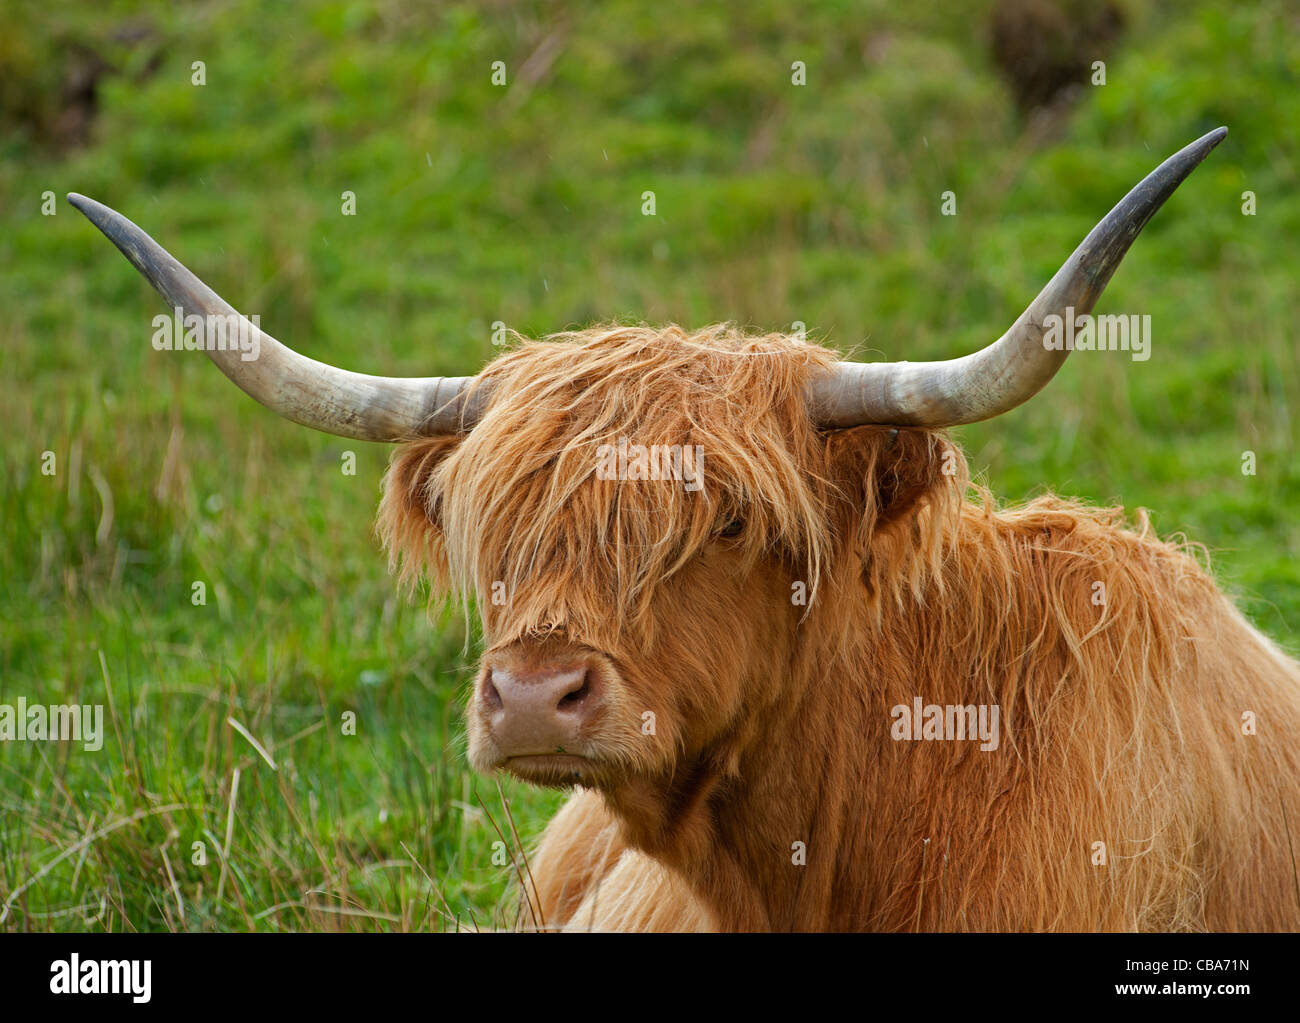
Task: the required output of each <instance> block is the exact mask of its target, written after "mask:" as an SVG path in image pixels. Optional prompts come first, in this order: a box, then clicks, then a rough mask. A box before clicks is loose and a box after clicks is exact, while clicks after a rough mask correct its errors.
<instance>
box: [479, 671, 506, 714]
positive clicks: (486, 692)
mask: <svg viewBox="0 0 1300 1023" xmlns="http://www.w3.org/2000/svg"><path fill="white" fill-rule="evenodd" d="M484 682H485V683H486V684H485V685H484V686H483V702H484V703H486V704H487V706H488V709H489V710H500V709H501V707H502V703H501V694H500V693H499V692H497V687H496V683H495V682H493V681H492V676H491V675H489V676H488V677H487V678H486V679H485V680H484Z"/></svg>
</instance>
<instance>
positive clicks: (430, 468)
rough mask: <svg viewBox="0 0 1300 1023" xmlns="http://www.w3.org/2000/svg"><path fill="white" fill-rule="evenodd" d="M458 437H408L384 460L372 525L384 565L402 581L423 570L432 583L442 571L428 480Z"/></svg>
mask: <svg viewBox="0 0 1300 1023" xmlns="http://www.w3.org/2000/svg"><path fill="white" fill-rule="evenodd" d="M460 441H461V438H460V437H456V436H450V437H428V438H425V439H423V440H417V441H412V442H411V443H409V444H403V445H402V446H401V447H399V448H398V449H397V450H396V451H395V452H394V453H393V458H392V461H391V462H389V465H388V472H387V473H385V475H384V483H383V490H384V494H383V497H382V498H381V499H380V502H379V516H378V521H377V522H376V525H375V528H376V531H377V532H378V533H379V538H380V539H381V540H382V541H383V544H384V549H385V550H386V551H387V552H388V563H389V566H390V567H391V568H393V569H395V570H397V571H398V572H399V574H400V576H401V578H402V580H403V581H404V582H408V583H412V582H414V581H415V579H416V578H417V577H418V576H420V575H421V574H424V573H427V574H429V575H430V576H432V577H433V579H434V582H435V584H436V583H437V582H438V581H439V580H440V579H441V578H442V577H443V576H444V575H445V568H446V564H445V562H446V558H445V554H444V552H443V545H442V523H441V522H440V521H439V518H440V516H439V502H438V501H437V499H436V493H437V488H436V487H434V486H431V483H432V481H433V475H434V473H435V472H436V471H437V469H438V466H439V465H440V464H441V463H442V461H443V459H445V458H446V457H447V456H448V455H449V454H451V453H452V451H454V450H455V449H456V446H457V445H458V444H459V443H460Z"/></svg>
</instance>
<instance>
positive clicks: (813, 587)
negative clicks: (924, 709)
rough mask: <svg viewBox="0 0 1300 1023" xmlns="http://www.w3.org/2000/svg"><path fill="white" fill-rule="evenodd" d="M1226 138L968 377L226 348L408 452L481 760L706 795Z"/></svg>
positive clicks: (712, 343) (745, 344)
mask: <svg viewBox="0 0 1300 1023" xmlns="http://www.w3.org/2000/svg"><path fill="white" fill-rule="evenodd" d="M1224 134H1226V130H1225V129H1218V130H1217V131H1215V132H1212V133H1210V134H1209V135H1206V136H1205V137H1204V138H1202V139H1200V140H1199V141H1197V142H1195V143H1193V144H1192V145H1190V146H1188V147H1187V148H1185V149H1183V150H1182V151H1180V152H1179V153H1177V154H1175V155H1174V156H1172V157H1170V158H1169V159H1168V160H1166V161H1165V162H1164V163H1163V164H1161V166H1160V167H1158V168H1157V169H1156V170H1155V171H1153V172H1152V173H1151V174H1150V175H1148V177H1147V178H1146V179H1144V180H1143V181H1142V182H1141V183H1140V184H1139V185H1138V186H1137V187H1136V188H1134V189H1133V190H1132V191H1131V192H1130V193H1129V194H1128V195H1127V196H1126V197H1125V198H1124V199H1123V200H1122V201H1121V202H1120V203H1119V204H1118V205H1117V206H1116V207H1115V208H1114V209H1113V210H1112V211H1111V212H1110V213H1109V214H1108V215H1107V216H1106V218H1105V219H1103V220H1102V221H1101V223H1099V224H1098V225H1097V227H1096V228H1094V229H1093V231H1092V232H1091V233H1090V234H1089V235H1088V237H1087V238H1086V239H1085V240H1084V241H1083V242H1082V243H1081V244H1080V246H1079V247H1078V248H1077V249H1076V250H1075V252H1074V253H1073V255H1071V257H1070V258H1069V260H1067V261H1066V263H1065V264H1064V265H1063V266H1062V268H1061V269H1060V271H1059V272H1058V273H1057V274H1056V275H1055V276H1054V277H1053V278H1052V280H1051V281H1050V282H1049V283H1048V284H1047V286H1046V287H1045V288H1044V289H1043V291H1042V292H1041V293H1040V294H1039V296H1038V297H1037V298H1036V299H1035V300H1034V301H1033V302H1032V303H1031V304H1030V306H1029V308H1028V309H1027V310H1026V311H1025V312H1024V313H1023V314H1022V315H1021V316H1020V318H1019V319H1017V320H1016V322H1015V323H1014V324H1013V325H1012V327H1011V329H1010V330H1008V331H1007V333H1006V334H1004V335H1003V336H1002V337H1001V338H1000V339H999V340H998V341H996V342H994V343H993V344H991V345H989V346H988V347H987V348H984V349H982V350H980V351H978V352H976V353H974V354H972V355H968V356H965V357H963V358H959V359H955V360H951V361H948V362H938V363H869V364H856V363H846V362H841V361H838V359H837V357H836V356H835V354H834V353H833V352H831V351H830V350H828V349H824V348H821V347H818V346H816V345H811V344H806V343H803V342H800V341H796V340H794V339H791V338H788V337H780V336H768V337H762V338H750V337H744V336H741V335H739V334H737V333H735V332H732V331H729V330H726V329H723V328H715V329H712V330H709V331H704V332H701V333H698V334H695V335H693V336H688V335H686V334H684V333H683V332H681V331H679V330H677V329H676V328H667V329H663V330H655V329H650V328H619V327H611V328H604V329H594V330H588V331H585V332H582V333H580V334H571V335H565V336H561V337H558V338H554V339H551V340H549V341H547V342H544V343H535V342H534V343H524V344H522V345H521V346H519V347H518V348H516V349H515V350H513V351H511V352H510V353H508V354H506V355H504V356H502V357H501V358H499V359H497V360H496V361H494V362H493V363H492V364H491V365H490V366H488V367H487V368H486V369H485V370H484V371H483V372H482V373H480V374H479V375H478V376H477V377H475V378H455V379H448V378H426V379H418V380H411V379H394V378H381V377H369V376H363V375H360V374H355V373H349V372H346V371H343V370H339V369H336V368H334V367H331V366H326V365H324V364H321V363H317V362H314V361H312V360H310V359H307V358H305V357H303V356H301V355H298V354H297V353H295V352H293V351H291V350H290V349H288V348H286V347H284V346H283V345H281V344H279V343H278V342H277V341H275V340H274V339H273V338H271V337H269V336H268V335H265V334H261V333H260V331H258V332H257V333H258V335H259V344H258V346H257V347H258V349H259V351H260V355H259V357H258V358H257V359H256V360H253V361H245V360H244V359H243V358H241V353H239V352H222V351H211V352H209V355H210V356H211V357H212V358H213V360H214V361H216V362H217V363H218V365H219V366H220V367H221V368H222V370H223V371H224V372H225V373H226V374H227V375H228V376H230V377H231V379H233V380H234V381H235V382H236V383H237V384H239V385H240V386H241V387H242V388H243V389H244V390H246V391H247V392H248V393H249V394H251V395H252V396H253V397H254V398H256V399H257V400H258V401H260V402H262V403H263V404H265V405H268V406H269V407H271V408H273V409H275V410H276V411H278V412H280V413H281V414H283V415H285V416H287V417H288V418H290V419H293V420H294V421H296V422H300V423H303V424H305V425H308V426H312V427H314V428H317V429H321V430H325V431H327V432H331V433H336V434H340V435H343V436H348V437H356V438H364V439H368V440H382V441H392V442H399V443H401V444H402V446H401V447H400V448H399V449H398V452H397V454H396V457H395V459H394V461H393V464H392V467H391V469H390V472H389V474H388V477H387V480H386V486H385V493H384V498H383V504H382V507H381V512H380V528H381V532H382V534H383V536H384V539H385V541H386V543H387V545H388V547H389V550H390V553H391V554H392V556H393V557H394V560H395V561H396V562H397V563H399V564H401V565H402V567H403V571H405V572H406V573H407V574H408V575H412V576H413V575H417V574H419V573H421V572H427V574H428V575H429V576H430V578H431V579H432V580H433V582H434V584H435V587H436V588H437V589H439V590H441V591H445V592H458V593H461V594H464V595H467V596H471V597H473V598H474V599H475V603H476V605H477V608H478V613H479V615H480V618H481V621H482V625H483V630H484V641H485V653H484V656H483V659H482V663H481V665H480V668H479V671H478V675H477V679H476V681H475V685H474V690H473V695H472V697H471V701H470V711H469V735H470V756H471V759H472V760H473V762H474V764H475V766H476V767H478V768H480V769H484V770H489V769H495V768H499V767H503V768H506V769H508V770H510V771H512V772H513V773H515V774H517V775H519V776H521V777H523V778H526V779H528V780H531V781H534V782H540V783H543V784H568V783H573V782H581V783H583V784H588V785H594V786H598V787H602V788H606V789H613V788H617V787H619V786H621V785H623V784H625V783H628V782H631V781H644V780H647V779H653V780H655V781H656V783H663V782H667V783H668V788H670V789H671V788H672V787H673V786H674V785H676V786H689V784H690V777H691V769H693V768H695V767H706V768H708V769H710V770H716V771H718V772H722V773H726V772H727V771H728V770H730V769H734V767H735V758H736V757H737V756H738V754H739V752H740V751H741V750H742V749H743V747H744V745H745V743H746V740H747V738H748V736H747V729H751V728H754V727H756V725H755V722H757V721H760V720H762V718H763V717H764V715H765V714H768V713H771V712H774V708H778V707H780V706H787V707H788V706H790V705H792V704H797V702H798V700H797V696H798V694H791V693H787V692H783V691H782V690H781V684H782V681H783V680H786V681H788V680H789V678H790V677H791V672H790V671H789V670H788V666H789V665H790V663H791V661H792V659H794V658H795V656H796V654H797V647H798V645H799V644H800V643H804V642H807V638H806V637H807V632H808V630H805V632H804V633H801V631H800V630H801V622H804V621H805V620H806V616H808V615H810V614H813V613H821V612H820V611H818V612H813V611H811V608H812V607H813V604H814V597H815V595H816V594H817V592H818V591H819V590H822V591H826V590H828V589H829V590H830V591H831V592H836V591H840V590H841V589H843V588H845V587H856V588H857V589H856V591H854V593H853V595H854V598H855V600H857V601H858V602H861V601H863V600H865V601H868V602H869V601H870V600H872V599H873V594H872V593H871V592H870V586H864V583H863V580H864V578H867V579H869V578H870V572H869V571H868V570H869V569H870V568H871V566H872V564H873V563H875V562H879V561H881V560H882V559H883V560H888V561H890V562H891V566H890V571H892V572H895V573H902V574H904V575H906V574H907V573H908V572H909V571H911V569H910V568H909V566H908V565H906V564H904V562H905V560H906V558H905V557H904V555H902V554H900V549H901V548H902V547H904V546H905V544H902V543H900V542H899V540H900V537H912V538H915V537H917V536H924V535H926V534H927V531H930V532H932V531H933V524H934V522H935V521H936V520H937V519H938V518H939V517H940V516H939V515H938V514H937V513H938V511H939V510H940V506H941V504H942V503H943V502H945V501H948V500H950V499H953V498H954V497H955V496H956V495H957V494H958V493H959V490H960V486H961V483H962V479H963V472H964V466H963V465H962V464H961V462H960V460H959V459H956V458H955V457H948V456H949V452H950V451H951V449H950V448H949V447H948V446H947V443H946V441H945V440H944V439H943V438H942V435H941V434H939V433H937V432H936V431H937V430H939V429H941V428H942V427H945V426H951V425H955V424H960V423H968V422H974V421H977V420H982V419H987V418H990V417H992V416H995V415H998V414H1000V413H1002V412H1005V411H1007V410H1008V409H1010V408H1014V407H1015V406H1016V405H1019V404H1020V403H1022V402H1024V401H1025V400H1027V399H1028V398H1029V397H1030V396H1032V395H1033V394H1034V393H1036V392H1037V391H1038V390H1039V389H1040V388H1041V387H1042V386H1043V385H1044V384H1045V383H1046V382H1047V381H1048V380H1049V379H1050V378H1051V377H1052V375H1053V374H1054V373H1055V372H1056V370H1057V369H1058V368H1059V367H1060V365H1061V363H1062V362H1063V361H1064V359H1065V357H1066V356H1067V355H1068V354H1069V350H1068V348H1061V349H1057V350H1053V349H1052V348H1049V347H1048V346H1045V345H1044V343H1043V336H1044V321H1045V319H1046V318H1047V317H1048V316H1051V315H1053V314H1055V315H1059V316H1064V315H1065V310H1066V309H1067V308H1073V310H1074V313H1075V314H1076V315H1078V314H1082V313H1086V312H1088V311H1089V310H1090V309H1091V308H1092V305H1093V303H1094V302H1095V301H1096V299H1097V297H1098V296H1099V295H1100V293H1101V291H1102V289H1103V288H1104V287H1105V285H1106V283H1107V282H1108V281H1109V279H1110V277H1111V275H1112V274H1113V273H1114V271H1115V269H1116V268H1117V267H1118V265H1119V262H1120V260H1121V259H1122V257H1123V255H1124V253H1125V252H1126V251H1127V249H1128V247H1129V245H1130V244H1131V242H1132V240H1133V239H1134V238H1135V237H1136V235H1137V233H1138V231H1139V230H1140V229H1141V228H1142V226H1143V225H1144V224H1145V223H1146V222H1147V221H1148V220H1149V219H1150V217H1151V216H1152V215H1153V214H1154V213H1155V211H1156V210H1157V209H1159V207H1160V205H1161V204H1162V203H1163V202H1164V201H1165V199H1166V198H1168V196H1169V195H1170V194H1171V193H1172V192H1173V190H1174V189H1175V188H1176V187H1177V186H1178V184H1179V183H1181V181H1182V180H1183V179H1184V178H1185V177H1186V176H1187V175H1188V174H1189V173H1190V172H1191V171H1192V169H1193V168H1195V166H1196V165H1197V164H1198V163H1199V162H1200V161H1201V160H1202V159H1203V158H1204V157H1205V155H1206V154H1207V153H1208V152H1209V151H1210V150H1211V149H1213V148H1214V146H1215V145H1217V144H1218V142H1219V141H1220V140H1221V139H1222V137H1223V135H1224ZM70 198H71V200H72V202H73V203H74V205H76V206H77V208H79V209H81V210H82V211H83V212H84V213H86V215H87V216H88V217H90V219H91V220H92V221H94V223H95V224H96V225H97V226H98V227H99V228H100V229H101V230H102V231H104V233H105V234H106V235H107V236H108V237H109V238H110V239H111V240H113V241H114V242H115V243H116V244H117V245H118V247H119V248H120V249H121V250H122V251H123V253H124V254H125V255H126V256H127V257H128V259H130V260H131V262H132V263H133V264H134V265H135V266H136V267H137V269H139V270H140V271H141V272H142V273H143V274H144V275H145V276H146V277H147V278H148V279H149V280H150V282H151V283H153V284H154V286H155V287H156V288H157V289H158V291H159V292H160V293H161V294H162V295H163V296H164V297H165V298H166V299H167V300H168V302H169V303H170V304H171V305H173V306H181V307H183V308H184V310H185V312H186V313H188V314H198V315H200V316H206V315H221V316H229V315H231V314H233V312H234V311H233V310H232V309H231V308H230V307H229V306H228V305H226V304H225V303H224V302H223V301H222V300H221V299H220V298H218V297H217V296H216V295H215V294H214V293H213V292H212V291H211V290H209V289H208V288H207V287H206V286H205V285H204V284H203V283H202V282H200V281H199V280H198V279H197V278H195V277H194V276H193V275H192V274H190V273H189V271H188V270H186V269H185V268H184V267H182V266H181V265H180V264H179V263H177V262H176V261H175V260H174V259H173V258H172V257H171V256H170V255H168V254H167V253H166V252H165V251H164V250H163V249H162V248H161V247H160V246H158V245H157V244H156V243H155V242H154V241H153V240H152V239H150V238H149V237H148V236H147V235H146V234H144V232H142V231H140V229H139V228H137V227H136V226H135V225H134V224H131V223H130V221H127V220H126V219H125V218H123V217H121V216H120V215H119V214H117V213H115V212H113V211H112V210H109V209H108V208H106V207H103V206H101V205H100V204H98V203H95V202H93V201H92V200H89V199H85V198H84V197H81V196H73V197H70ZM249 329H250V330H254V331H256V330H257V328H255V327H252V326H251V325H250V326H249ZM954 469H955V470H956V471H955V472H954V471H953V470H954ZM665 476H666V477H667V478H664V477H665ZM655 477H658V478H655ZM920 547H922V548H924V549H926V550H928V551H929V553H930V554H932V555H933V554H935V553H936V550H935V547H934V546H933V545H930V546H929V547H926V546H925V545H924V544H922V545H920ZM834 604H835V602H834V601H829V602H827V601H823V602H821V603H820V604H819V605H818V606H819V607H820V606H822V605H834ZM812 631H813V634H814V635H815V636H817V637H820V639H819V641H821V642H826V641H833V640H828V639H827V637H833V635H834V632H835V630H834V629H833V628H819V629H816V630H812ZM824 682H825V684H830V685H833V684H835V680H834V679H827V680H824ZM792 697H793V699H792ZM659 787H660V789H661V790H662V788H663V785H662V784H660V785H659ZM681 796H682V798H689V792H686V791H683V792H682V793H681Z"/></svg>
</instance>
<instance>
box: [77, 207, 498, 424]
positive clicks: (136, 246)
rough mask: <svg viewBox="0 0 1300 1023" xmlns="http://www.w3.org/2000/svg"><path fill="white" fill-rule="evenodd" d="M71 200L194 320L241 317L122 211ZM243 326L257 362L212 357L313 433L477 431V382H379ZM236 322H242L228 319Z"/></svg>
mask: <svg viewBox="0 0 1300 1023" xmlns="http://www.w3.org/2000/svg"><path fill="white" fill-rule="evenodd" d="M68 202H70V203H71V204H72V205H73V206H74V207H76V208H77V209H79V210H80V211H81V212H82V213H84V214H85V215H86V217H87V219H89V220H90V222H91V223H92V224H94V225H95V226H96V227H97V228H99V229H100V230H101V231H103V232H104V235H105V237H107V238H108V240H109V241H111V242H112V243H113V244H114V245H116V246H117V247H118V248H119V249H121V250H122V255H124V256H126V258H127V259H129V260H130V261H131V265H132V266H134V267H135V268H136V269H137V270H139V271H140V273H141V274H143V275H144V277H145V279H146V280H148V282H149V283H150V284H152V285H153V288H154V290H155V291H157V292H158V294H160V295H161V296H162V297H163V298H165V299H166V300H167V303H168V304H169V305H170V306H172V307H176V306H179V307H180V308H181V309H183V310H184V311H185V314H186V315H187V316H188V315H198V316H202V317H205V318H206V317H208V316H234V317H239V314H238V313H237V312H236V311H235V310H234V309H233V308H232V307H231V306H230V305H229V304H228V303H226V302H225V301H224V300H223V299H222V298H221V296H219V295H218V294H217V293H216V292H214V291H213V290H212V289H211V288H209V287H208V286H207V285H206V284H204V283H203V282H202V281H201V280H199V279H198V278H197V277H195V276H194V274H192V273H190V271H189V270H187V269H186V268H185V267H184V266H182V265H181V264H180V263H179V262H178V261H177V260H176V259H174V258H173V257H172V256H171V254H170V253H168V252H167V250H166V249H164V248H163V247H162V246H161V245H159V244H158V243H157V242H156V241H154V240H153V239H152V238H150V237H149V236H148V235H147V234H145V233H144V232H143V231H142V230H140V228H138V227H136V225H135V224H133V223H131V221H129V220H127V219H126V217H124V216H122V214H120V213H118V212H117V211H116V210H112V209H109V208H108V207H107V206H105V205H103V204H102V203H97V202H95V200H94V199H87V198H86V197H85V196H84V195H78V194H77V193H75V192H72V193H70V194H69V195H68ZM239 319H240V320H242V323H241V327H242V328H243V329H246V330H248V331H249V332H250V333H251V334H255V335H256V336H257V349H256V350H257V353H258V354H257V358H256V359H252V360H245V359H244V358H243V355H242V353H241V352H240V351H239V350H237V349H227V350H225V351H212V350H209V351H208V353H207V354H208V356H209V358H211V359H212V361H213V362H215V363H216V364H217V366H218V368H219V369H220V370H221V372H223V373H225V374H226V376H228V377H230V379H231V380H233V381H234V382H235V383H236V384H237V385H238V386H239V387H240V389H241V390H243V391H244V392H245V393H246V394H247V395H248V396H249V397H251V398H252V399H253V400H255V401H257V402H259V403H261V404H263V405H265V406H266V407H267V408H269V409H271V410H272V411H274V412H278V413H279V414H280V415H282V416H284V417H285V418H286V419H291V420H293V421H294V422H295V423H301V424H302V425H303V426H310V427H311V428H312V429H313V430H321V431H323V432H325V433H333V434H337V435H338V436H340V437H353V438H355V439H357V440H377V441H401V440H410V439H412V438H414V437H428V436H432V435H435V434H446V433H457V432H462V431H465V430H468V429H470V428H471V427H472V426H473V425H474V421H475V420H476V419H477V418H478V413H479V411H480V408H479V406H481V403H482V402H481V399H482V398H483V395H482V394H481V393H479V392H478V391H477V390H476V391H475V392H474V393H473V395H472V397H471V396H467V394H466V389H467V388H468V386H469V384H470V383H471V382H472V380H473V377H373V376H367V375H366V374H364V373H350V372H348V371H347V370H344V369H338V368H337V367H334V366H330V365H327V364H326V363H323V362H317V361H316V360H315V359H309V358H307V357H306V356H305V355H299V354H298V353H297V352H295V351H293V350H292V349H290V348H286V347H285V346H284V345H282V344H280V342H279V341H277V340H276V339H275V338H273V337H271V336H270V335H269V334H265V333H263V332H262V331H260V330H258V328H257V327H255V326H254V325H253V324H252V323H250V322H248V321H247V320H244V319H243V318H242V317H239ZM228 322H231V323H234V322H235V321H233V320H231V321H228Z"/></svg>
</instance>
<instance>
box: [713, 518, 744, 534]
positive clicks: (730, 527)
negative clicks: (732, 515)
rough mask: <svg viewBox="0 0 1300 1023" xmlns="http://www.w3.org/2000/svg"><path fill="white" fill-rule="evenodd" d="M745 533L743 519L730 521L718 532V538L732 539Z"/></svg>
mask: <svg viewBox="0 0 1300 1023" xmlns="http://www.w3.org/2000/svg"><path fill="white" fill-rule="evenodd" d="M744 531H745V520H744V519H732V520H731V521H730V522H728V523H727V524H726V525H725V526H723V527H722V528H721V529H719V530H718V536H726V537H733V536H739V535H740V534H741V533H743V532H744Z"/></svg>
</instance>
